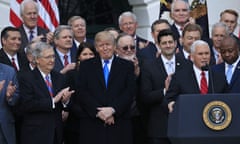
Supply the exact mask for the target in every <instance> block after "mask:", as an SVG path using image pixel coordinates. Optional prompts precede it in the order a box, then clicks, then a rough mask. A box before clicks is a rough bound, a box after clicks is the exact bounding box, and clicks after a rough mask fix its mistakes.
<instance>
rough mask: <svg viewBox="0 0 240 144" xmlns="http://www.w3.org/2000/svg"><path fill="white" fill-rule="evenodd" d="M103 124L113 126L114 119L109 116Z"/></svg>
mask: <svg viewBox="0 0 240 144" xmlns="http://www.w3.org/2000/svg"><path fill="white" fill-rule="evenodd" d="M105 124H108V125H114V117H113V116H111V117H109V118H107V119H106V120H105Z"/></svg>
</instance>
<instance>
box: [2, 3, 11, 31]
mask: <svg viewBox="0 0 240 144" xmlns="http://www.w3.org/2000/svg"><path fill="white" fill-rule="evenodd" d="M9 3H10V0H0V10H1V17H0V31H1V29H2V28H3V27H5V26H8V25H10V22H9V10H10V6H9V5H10V4H9Z"/></svg>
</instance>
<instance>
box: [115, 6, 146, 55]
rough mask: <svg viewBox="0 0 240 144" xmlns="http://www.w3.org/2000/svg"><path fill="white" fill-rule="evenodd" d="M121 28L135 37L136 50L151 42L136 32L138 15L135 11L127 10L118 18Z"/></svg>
mask: <svg viewBox="0 0 240 144" xmlns="http://www.w3.org/2000/svg"><path fill="white" fill-rule="evenodd" d="M118 24H119V29H120V30H121V31H122V32H124V33H126V34H129V35H131V36H132V37H133V38H134V41H135V46H136V51H137V52H138V51H139V50H140V49H142V48H145V47H146V46H147V45H148V44H149V42H148V41H147V40H145V39H143V38H141V37H139V36H138V35H137V34H136V30H137V27H138V23H137V17H136V15H135V14H134V13H132V12H130V11H127V12H123V13H122V14H121V15H120V16H119V18H118Z"/></svg>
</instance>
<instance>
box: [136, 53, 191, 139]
mask: <svg viewBox="0 0 240 144" xmlns="http://www.w3.org/2000/svg"><path fill="white" fill-rule="evenodd" d="M186 63H188V61H186V60H185V59H182V58H181V57H176V72H178V71H179V70H181V69H183V68H184V67H185V65H186ZM166 78H167V72H166V70H165V67H164V64H163V61H162V58H161V57H158V58H157V59H155V60H152V61H150V60H149V61H145V62H144V63H143V65H142V69H141V84H140V85H141V94H142V95H141V99H142V102H143V103H144V104H145V105H146V106H147V107H148V108H149V120H148V136H149V137H152V138H166V137H167V116H168V112H166V111H167V110H166V109H164V104H163V99H164V93H163V90H164V88H165V79H166Z"/></svg>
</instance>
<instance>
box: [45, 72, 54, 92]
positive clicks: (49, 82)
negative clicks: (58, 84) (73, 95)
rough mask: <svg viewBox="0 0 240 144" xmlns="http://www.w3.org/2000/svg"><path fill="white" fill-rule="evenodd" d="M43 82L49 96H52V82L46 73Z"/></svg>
mask: <svg viewBox="0 0 240 144" xmlns="http://www.w3.org/2000/svg"><path fill="white" fill-rule="evenodd" d="M45 83H46V85H47V88H48V92H49V94H50V96H51V97H53V89H52V83H51V80H50V78H49V76H48V75H46V77H45Z"/></svg>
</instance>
